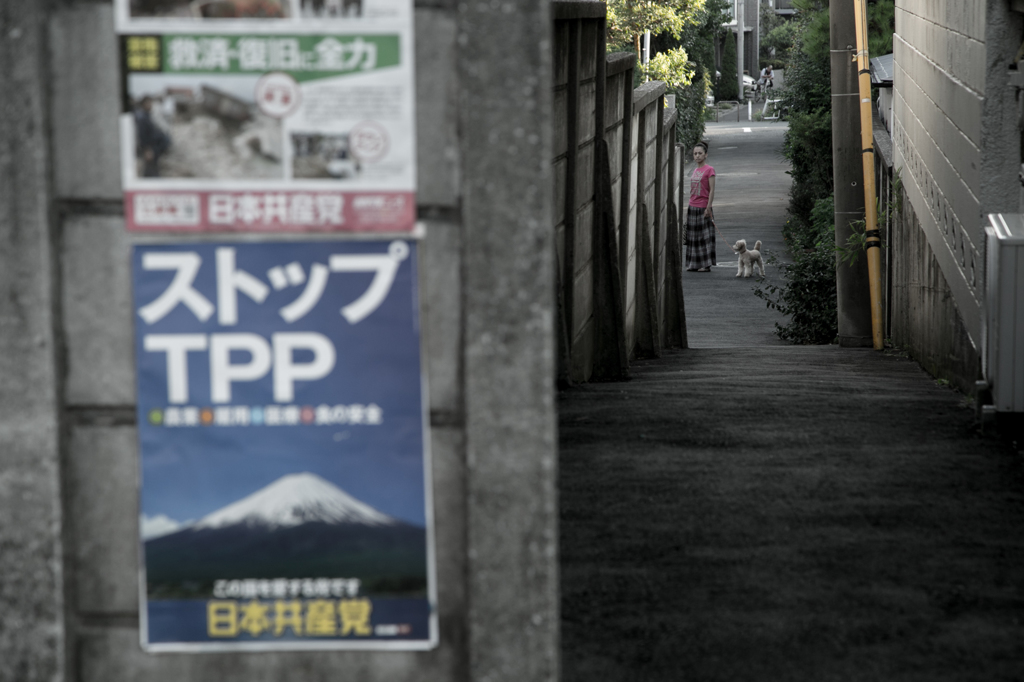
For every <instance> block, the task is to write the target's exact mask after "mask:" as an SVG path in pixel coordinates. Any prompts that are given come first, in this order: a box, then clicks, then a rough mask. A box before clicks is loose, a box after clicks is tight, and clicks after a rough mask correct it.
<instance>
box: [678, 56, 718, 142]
mask: <svg viewBox="0 0 1024 682" xmlns="http://www.w3.org/2000/svg"><path fill="white" fill-rule="evenodd" d="M708 92H711V76H710V74H708V72H707V71H703V72H702V73H701V77H700V78H694V79H693V82H692V83H690V86H689V87H688V88H685V89H683V90H677V91H676V111H678V112H679V118H678V119H676V141H677V142H679V143H680V144H682V145H683V148H684V149H693V146H694V145H695V144H697V141H698V140H700V139H701V138H703V137H704V122H705V121H707V120H708V117H707V112H706V111H705V100H704V98H705V94H706V93H708ZM711 120H714V114H712V117H711Z"/></svg>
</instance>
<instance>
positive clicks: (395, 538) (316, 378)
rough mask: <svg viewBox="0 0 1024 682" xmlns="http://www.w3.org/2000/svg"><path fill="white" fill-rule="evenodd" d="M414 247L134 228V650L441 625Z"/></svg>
mask: <svg viewBox="0 0 1024 682" xmlns="http://www.w3.org/2000/svg"><path fill="white" fill-rule="evenodd" d="M415 248H416V247H415V243H412V242H408V241H404V240H395V241H390V242H389V241H367V242H363V241H359V242H326V243H317V242H300V243H201V244H174V245H136V246H135V247H134V249H133V286H134V312H135V328H136V339H135V353H136V364H137V375H138V424H139V427H138V429H139V441H140V476H141V482H140V512H141V514H140V533H141V548H142V549H141V560H142V580H141V581H140V582H141V592H142V594H141V600H140V603H141V639H142V645H143V647H144V648H145V649H146V650H149V651H201V650H236V649H249V650H281V649H427V648H430V647H432V646H434V645H435V644H436V642H437V618H436V608H435V577H434V563H433V554H432V552H433V550H432V524H431V498H430V495H431V488H430V477H429V471H430V469H429V457H428V452H427V443H428V442H429V441H428V438H427V426H426V424H427V421H426V419H425V410H424V404H425V403H424V397H423V395H424V390H423V383H424V382H423V379H422V372H421V365H420V339H419V320H418V300H417V288H416V282H417V278H416V272H415V263H416V253H415Z"/></svg>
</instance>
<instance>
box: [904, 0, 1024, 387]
mask: <svg viewBox="0 0 1024 682" xmlns="http://www.w3.org/2000/svg"><path fill="white" fill-rule="evenodd" d="M1020 28H1021V20H1020V17H1019V16H1015V13H1012V12H1010V11H1009V9H1008V7H1007V6H1006V3H1002V2H999V1H998V0H985V1H981V2H976V3H961V2H954V1H952V0H937V1H935V2H928V3H919V2H912V1H910V0H897V3H896V34H895V35H894V37H893V50H894V63H895V74H894V87H893V121H892V139H893V148H894V166H895V167H896V168H898V169H901V170H900V172H901V174H902V179H903V185H904V188H905V192H906V199H907V201H906V211H907V213H908V216H910V217H909V218H908V219H907V220H904V221H903V222H902V223H900V225H899V229H900V230H902V231H903V232H902V233H901V234H894V235H893V240H894V241H900V240H902V241H903V242H904V243H907V244H914V243H917V242H918V236H917V235H916V234H915V233H913V231H914V230H916V229H920V230H921V231H922V232H923V234H924V238H925V240H926V243H927V245H928V247H929V253H930V255H929V256H927V257H926V259H925V260H926V261H927V259H929V258H934V262H935V263H936V264H937V267H938V271H937V275H938V277H939V279H938V280H935V281H936V282H938V283H939V284H937V285H936V286H935V287H932V286H930V282H931V279H932V278H925V279H919V278H918V275H919V274H920V273H921V267H922V261H920V258H922V257H924V256H923V255H922V254H921V253H919V252H913V251H907V250H902V251H899V252H894V254H893V290H894V300H893V323H892V325H893V327H892V334H893V339H894V340H895V341H896V342H898V343H901V344H903V345H906V346H908V347H910V348H911V349H912V350H913V351H914V353H915V357H917V358H918V359H920V360H922V362H923V363H924V364H925V365H926V366H929V367H931V368H933V371H935V372H938V373H940V374H942V375H948V376H950V377H953V378H954V379H955V380H956V381H957V382H958V383H960V384H962V385H964V386H973V381H974V379H975V378H977V376H976V375H977V373H978V368H977V367H975V365H976V360H977V352H978V351H977V349H980V343H981V334H982V331H981V329H982V317H983V314H984V311H983V301H984V287H985V273H984V267H985V255H984V249H985V246H984V232H983V227H984V225H985V215H986V214H987V213H991V212H1004V211H1017V210H1018V209H1019V189H1018V188H1017V187H1016V183H1015V180H1016V175H1017V171H1018V169H1019V165H1020V162H1021V159H1020V151H1019V150H1020V134H1019V132H1018V131H1017V129H1016V103H1015V101H1014V96H1015V93H1014V92H1013V90H1012V89H1011V88H1009V87H1007V80H1008V68H1009V63H1010V61H1011V60H1012V58H1013V55H1014V54H1015V53H1016V51H1017V49H1018V47H1019V43H1020ZM901 254H902V255H901ZM907 259H909V260H907ZM901 297H902V298H901ZM908 297H909V298H908ZM949 298H951V299H952V305H953V306H954V309H955V311H956V313H957V315H958V316H959V318H960V319H961V320H962V324H956V325H952V324H950V325H945V326H944V327H942V329H943V331H941V332H939V333H935V332H934V331H933V329H932V327H934V326H936V325H937V324H939V321H940V320H945V319H947V310H946V308H947V306H948V305H949V304H948V303H947V299H949ZM911 299H913V300H914V301H915V303H914V304H913V305H911V304H910V300H911ZM900 305H909V306H911V307H910V308H905V309H901V308H900V307H899V306H900ZM958 334H962V335H963V338H953V337H954V336H955V335H958ZM951 349H957V350H955V352H954V350H951ZM950 353H954V354H956V357H953V356H951V355H950ZM941 358H945V359H941Z"/></svg>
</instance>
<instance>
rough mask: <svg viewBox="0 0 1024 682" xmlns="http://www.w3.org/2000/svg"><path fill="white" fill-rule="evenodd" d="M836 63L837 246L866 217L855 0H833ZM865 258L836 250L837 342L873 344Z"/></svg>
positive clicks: (834, 163)
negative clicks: (846, 258) (844, 257)
mask: <svg viewBox="0 0 1024 682" xmlns="http://www.w3.org/2000/svg"><path fill="white" fill-rule="evenodd" d="M828 13H829V24H830V32H829V38H830V41H829V42H830V47H831V66H832V178H833V181H834V183H835V200H836V212H835V220H836V246H846V240H847V237H849V235H850V234H852V233H853V229H852V228H851V227H850V223H852V222H855V221H857V220H861V219H862V218H863V217H864V191H863V188H862V187H861V182H862V180H863V178H862V175H861V140H860V92H859V90H858V85H857V62H856V54H857V48H856V44H857V30H856V24H855V23H854V22H855V21H856V12H855V11H854V4H853V0H832V2H831V3H830V4H829V10H828ZM865 261H866V259H864V258H858V259H857V261H856V262H855V263H854V264H853V265H852V266H851V265H847V264H846V263H844V262H843V261H841V260H839V256H838V254H837V255H836V298H837V300H836V307H837V309H838V313H839V345H840V346H844V347H847V348H861V347H868V346H871V345H873V340H872V334H871V301H870V287H869V280H868V269H867V263H866V262H865Z"/></svg>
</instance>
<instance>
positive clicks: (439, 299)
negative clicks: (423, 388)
mask: <svg viewBox="0 0 1024 682" xmlns="http://www.w3.org/2000/svg"><path fill="white" fill-rule="evenodd" d="M461 252H462V245H461V236H460V230H459V226H458V225H453V224H450V223H443V222H428V223H427V236H426V239H424V240H423V241H422V242H421V244H420V257H419V268H420V286H421V289H420V309H421V310H422V311H423V318H422V325H421V328H422V330H423V344H424V348H425V349H426V353H425V361H426V370H427V380H428V382H429V390H430V409H431V410H448V411H453V412H454V411H458V410H460V409H461V406H462V394H461V390H462V379H461V378H462V369H461V367H462V354H461V351H460V344H461V337H460V333H461V332H460V330H461V325H462V322H461V321H462V290H461V279H460V272H461V264H460V262H459V254H460V253H461Z"/></svg>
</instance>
